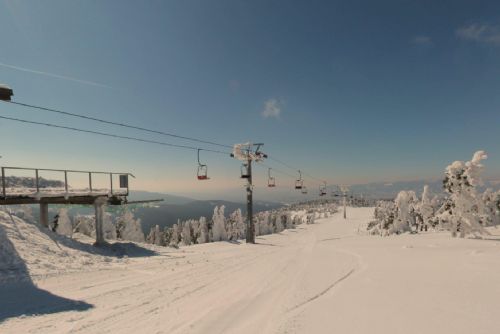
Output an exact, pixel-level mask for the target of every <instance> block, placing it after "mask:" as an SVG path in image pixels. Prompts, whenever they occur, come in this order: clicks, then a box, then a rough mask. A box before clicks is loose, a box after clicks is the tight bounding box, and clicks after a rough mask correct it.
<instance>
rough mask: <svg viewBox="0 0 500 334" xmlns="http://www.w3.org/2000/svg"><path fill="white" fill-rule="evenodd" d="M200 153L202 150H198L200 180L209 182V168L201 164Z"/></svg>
mask: <svg viewBox="0 0 500 334" xmlns="http://www.w3.org/2000/svg"><path fill="white" fill-rule="evenodd" d="M200 151H201V149H198V180H200V181H203V180H209V179H210V178H209V177H208V167H207V165H204V164H202V163H201V162H200Z"/></svg>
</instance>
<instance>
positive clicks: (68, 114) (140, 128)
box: [3, 101, 232, 148]
mask: <svg viewBox="0 0 500 334" xmlns="http://www.w3.org/2000/svg"><path fill="white" fill-rule="evenodd" d="M3 102H7V103H11V104H15V105H19V106H23V107H28V108H33V109H39V110H43V111H48V112H52V113H57V114H61V115H66V116H71V117H78V118H81V119H87V120H91V121H95V122H101V123H105V124H111V125H116V126H120V127H123V128H129V129H134V130H140V131H145V132H149V133H155V134H160V135H163V136H168V137H173V138H178V139H184V140H189V141H194V142H198V143H203V144H209V145H215V146H220V147H226V148H232V146H230V145H225V144H220V143H216V142H213V141H209V140H202V139H198V138H193V137H188V136H182V135H177V134H175V133H170V132H165V131H158V130H152V129H148V128H144V127H140V126H136V125H131V124H125V123H119V122H113V121H108V120H104V119H101V118H96V117H91V116H85V115H81V114H76V113H71V112H67V111H62V110H58V109H52V108H47V107H40V106H36V105H32V104H28V103H22V102H15V101H3Z"/></svg>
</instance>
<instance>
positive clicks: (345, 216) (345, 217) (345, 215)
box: [344, 193, 347, 219]
mask: <svg viewBox="0 0 500 334" xmlns="http://www.w3.org/2000/svg"><path fill="white" fill-rule="evenodd" d="M346 206H347V205H346V193H344V219H347V214H346Z"/></svg>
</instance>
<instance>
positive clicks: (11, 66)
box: [0, 62, 113, 88]
mask: <svg viewBox="0 0 500 334" xmlns="http://www.w3.org/2000/svg"><path fill="white" fill-rule="evenodd" d="M0 66H3V67H6V68H10V69H13V70H18V71H23V72H28V73H34V74H39V75H45V76H48V77H52V78H57V79H62V80H69V81H73V82H78V83H81V84H84V85H90V86H97V87H105V88H113V87H111V86H108V85H105V84H101V83H98V82H94V81H87V80H81V79H77V78H72V77H67V76H64V75H59V74H54V73H48V72H42V71H37V70H32V69H29V68H24V67H19V66H14V65H9V64H5V63H2V62H0Z"/></svg>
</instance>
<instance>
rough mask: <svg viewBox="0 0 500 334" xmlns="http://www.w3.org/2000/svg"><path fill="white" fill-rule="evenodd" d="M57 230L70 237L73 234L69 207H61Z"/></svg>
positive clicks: (58, 232)
mask: <svg viewBox="0 0 500 334" xmlns="http://www.w3.org/2000/svg"><path fill="white" fill-rule="evenodd" d="M58 216H59V217H58V219H57V227H56V229H55V230H56V232H57V234H60V235H65V236H67V237H69V238H71V237H72V236H73V224H72V223H71V219H70V218H69V215H68V209H66V208H61V209H60V210H59V213H58Z"/></svg>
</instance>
